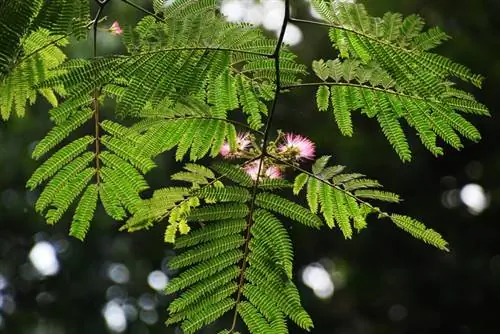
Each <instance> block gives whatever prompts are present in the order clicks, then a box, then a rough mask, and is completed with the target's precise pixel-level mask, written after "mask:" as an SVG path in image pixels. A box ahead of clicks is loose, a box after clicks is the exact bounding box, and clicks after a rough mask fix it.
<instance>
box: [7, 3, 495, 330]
mask: <svg viewBox="0 0 500 334" xmlns="http://www.w3.org/2000/svg"><path fill="white" fill-rule="evenodd" d="M169 2H171V1H166V4H167V5H168V3H169ZM136 3H139V4H141V5H143V6H144V7H146V8H151V7H152V6H151V3H150V1H138V0H136ZM292 3H293V5H294V9H293V13H294V16H296V17H301V18H310V19H313V18H314V17H315V13H314V12H312V11H311V10H310V7H309V4H308V3H307V1H302V0H294V1H292ZM363 3H364V4H365V5H366V6H367V8H368V10H369V12H370V13H371V14H372V15H378V16H381V15H383V13H385V12H386V11H393V12H401V13H403V14H405V15H408V14H411V13H418V14H420V15H421V16H422V17H423V18H425V20H426V21H427V23H428V25H429V26H434V25H439V26H440V27H442V28H443V29H444V30H445V31H446V32H447V33H448V34H449V35H451V36H452V37H453V39H452V40H451V41H449V42H447V43H446V44H445V45H443V46H441V47H439V48H438V49H437V52H439V53H440V54H443V55H446V56H448V57H451V58H452V59H454V60H455V61H457V62H460V63H463V64H465V65H467V66H468V67H470V68H472V69H473V71H474V72H476V73H480V74H483V75H485V76H486V81H485V83H484V89H483V90H481V91H479V90H476V89H473V88H472V87H466V88H467V89H468V90H469V91H471V92H473V93H474V94H475V95H476V96H477V98H478V99H479V100H480V101H481V102H483V103H485V104H486V105H487V106H488V107H489V108H490V110H491V112H492V115H493V117H492V118H486V117H483V118H479V117H467V118H468V119H469V120H472V122H473V123H474V124H475V125H477V127H478V128H479V129H480V131H481V133H482V134H483V140H482V141H481V142H479V143H478V144H473V143H470V142H465V148H464V149H463V150H462V151H461V152H457V151H454V150H453V149H451V148H449V147H446V149H445V155H444V156H443V157H440V158H437V159H436V158H434V157H433V156H432V155H431V154H430V153H428V152H427V151H426V150H425V149H424V148H423V146H422V145H421V144H420V142H419V141H418V138H417V137H416V135H415V134H413V133H412V132H411V131H407V133H408V134H409V138H410V143H411V145H412V150H413V153H414V158H413V161H412V162H411V163H406V164H402V163H401V162H400V160H399V159H398V157H397V155H396V154H395V153H394V152H393V150H392V148H391V147H390V145H389V143H388V142H387V141H386V140H385V139H384V137H383V135H382V133H381V131H380V129H379V127H378V125H377V124H376V123H375V122H374V121H373V120H369V119H366V118H364V117H361V115H359V114H356V115H355V116H354V124H355V135H354V137H353V138H346V137H342V136H341V135H340V133H339V131H338V130H337V127H336V125H335V124H334V121H333V116H332V115H330V114H328V113H318V112H316V109H315V104H314V90H313V89H309V88H305V89H302V90H295V91H294V92H293V94H287V95H284V97H283V98H282V99H281V100H280V104H279V106H278V110H277V114H276V118H275V123H274V125H275V127H276V128H281V129H283V130H286V131H291V130H293V131H295V132H298V133H301V134H304V135H307V136H308V137H310V138H311V139H312V140H313V141H314V142H316V143H317V146H318V148H319V153H320V154H331V155H332V156H333V159H334V160H335V163H338V164H342V165H347V166H348V167H349V170H351V171H356V172H360V173H364V174H366V175H368V176H370V177H373V178H376V179H378V180H380V182H381V183H382V184H384V185H385V186H386V188H387V189H388V190H390V191H394V192H397V193H399V194H401V195H402V197H403V198H404V200H405V201H404V202H403V204H402V205H400V206H397V207H388V208H387V209H389V210H394V211H395V212H399V213H407V214H409V215H412V216H414V217H417V218H419V219H421V220H422V221H424V222H426V223H427V225H428V226H429V227H432V228H434V229H436V230H438V231H440V232H441V233H442V234H443V235H444V237H445V238H446V239H447V240H448V241H449V243H450V248H451V251H450V252H449V253H444V252H440V251H438V250H435V249H433V248H431V247H429V246H427V245H425V244H423V243H421V242H419V241H417V240H414V239H413V238H411V237H410V236H409V235H407V234H405V233H404V232H402V231H400V230H398V229H397V228H395V227H394V226H392V225H391V224H390V223H388V222H385V221H376V220H371V221H369V228H368V229H367V230H364V231H363V232H362V233H361V234H359V235H356V236H355V237H354V238H353V240H350V241H346V240H343V237H342V235H341V233H340V232H339V231H337V230H334V231H329V232H325V231H321V232H317V231H310V230H306V229H303V228H302V227H301V226H296V225H295V226H293V228H291V229H290V232H291V234H292V238H293V239H294V242H295V257H296V263H295V265H296V267H295V268H296V272H295V278H296V282H297V285H298V287H299V289H300V292H301V295H302V298H303V304H304V306H305V308H306V309H307V310H308V311H309V312H310V314H311V316H312V318H313V320H314V323H315V328H314V330H313V333H335V334H379V333H389V334H399V333H401V334H402V333H405V334H406V333H408V334H409V333H453V334H455V333H456V334H473V333H500V320H499V314H500V226H499V224H498V221H497V219H498V217H497V216H496V214H497V213H498V212H499V209H500V178H499V177H498V175H499V174H500V145H499V144H498V143H499V140H500V123H499V120H498V118H497V117H496V110H497V109H498V108H499V106H500V102H499V100H497V95H498V92H499V90H500V22H499V20H500V16H499V15H498V13H500V1H498V0H476V1H468V0H440V1H428V0H364V1H363ZM282 5H283V3H282V1H279V0H267V1H266V0H261V1H254V0H238V1H237V0H227V1H223V5H222V9H221V10H222V12H223V13H224V14H225V15H226V16H227V18H228V20H231V21H245V22H252V23H254V24H258V25H262V26H263V27H264V28H265V29H267V30H268V32H269V34H275V33H276V29H279V25H280V23H281V15H282ZM94 9H95V8H94ZM105 15H107V17H108V19H107V20H106V21H105V22H104V23H103V28H108V27H109V26H110V25H111V23H112V22H113V21H114V20H118V21H119V22H120V24H122V25H125V24H134V23H135V22H137V20H139V19H140V18H141V17H142V14H141V13H140V12H138V11H137V10H136V9H134V8H132V7H130V6H128V5H127V4H125V3H124V2H122V1H118V0H116V1H112V2H111V5H110V6H108V8H107V12H106V13H105ZM285 41H286V42H287V43H289V44H291V45H292V49H293V50H294V51H295V52H296V53H297V54H298V55H299V56H300V59H301V60H302V62H303V63H304V64H307V65H309V64H310V63H311V61H312V60H314V59H319V58H325V59H327V58H333V57H334V54H333V52H332V49H331V47H330V46H329V45H330V44H329V41H328V36H327V31H326V30H325V29H323V28H321V27H312V26H290V27H289V29H288V30H287V35H286V39H285ZM90 45H91V44H90V41H86V42H81V43H78V44H76V45H73V46H72V47H71V48H70V49H67V50H66V51H67V52H68V54H69V55H70V56H71V57H88V56H90V54H91V48H90ZM98 48H99V53H100V54H108V53H114V52H124V49H123V47H122V45H121V41H120V37H116V36H112V35H111V34H109V32H106V31H102V32H100V33H99V35H98ZM305 80H306V81H307V78H306V79H305ZM39 101H40V102H39V103H37V104H36V105H35V106H34V107H33V108H31V110H29V111H28V115H27V117H25V118H24V119H12V120H10V121H9V122H8V123H0V332H2V333H34V334H35V333H36V334H45V333H47V334H49V333H50V334H63V333H134V334H148V333H149V334H153V333H180V331H179V330H178V329H175V328H165V326H164V324H163V321H164V320H165V318H166V311H165V309H166V306H167V305H168V303H169V298H168V297H166V296H164V295H163V294H162V292H161V291H162V289H163V288H164V287H165V286H166V285H167V284H168V281H169V279H170V278H171V277H172V275H173V274H174V273H172V272H170V271H169V270H168V268H167V266H166V261H167V260H168V259H169V258H170V257H171V256H172V255H173V254H174V253H173V251H172V250H171V249H170V247H169V245H167V244H165V243H163V241H162V240H163V229H164V226H163V225H162V224H160V225H159V226H158V227H157V228H153V229H151V230H150V231H145V232H140V233H134V234H127V233H124V232H118V227H119V224H118V223H116V222H113V221H112V220H111V219H110V218H108V217H106V216H105V215H104V214H103V212H102V210H99V211H98V212H97V216H96V219H95V221H94V222H93V225H92V228H91V230H90V233H89V234H88V236H87V239H86V241H85V243H81V242H79V241H78V240H75V239H72V238H70V237H68V236H67V231H68V228H69V219H70V217H67V219H66V220H65V221H63V222H61V223H59V224H58V225H56V226H46V225H45V224H44V221H43V219H42V218H41V217H40V216H38V215H37V214H35V212H34V208H33V206H34V202H35V200H36V198H37V193H34V192H29V191H27V190H26V189H25V187H24V184H25V182H26V180H27V179H28V177H29V176H30V174H31V173H32V172H33V170H34V169H35V167H36V163H35V162H34V161H33V160H31V159H30V152H31V150H32V149H33V147H34V145H35V144H36V142H37V141H38V140H40V138H42V137H43V136H44V135H45V133H46V132H47V131H48V130H49V129H50V122H49V120H48V117H47V110H48V105H47V104H45V103H44V102H43V101H42V100H41V99H40V100H39ZM107 112H109V115H111V110H108V111H107ZM469 116H470V115H469ZM162 159H163V160H161V161H158V162H159V165H160V167H159V168H157V169H156V170H154V171H153V172H152V173H151V174H149V175H148V180H149V182H150V185H151V187H152V188H153V189H155V188H159V187H161V186H164V185H165V184H166V183H167V182H168V175H169V174H170V173H171V172H173V171H177V170H178V168H179V166H178V165H176V164H173V163H172V159H171V157H169V156H165V157H163V158H162ZM223 322H224V320H222V321H221V322H219V323H217V324H215V326H211V327H208V328H206V329H205V330H203V331H200V333H215V332H216V330H217V329H220V328H222V326H223V325H224V323H223ZM291 332H292V333H301V331H300V330H299V329H298V328H295V327H294V326H293V325H292V326H291Z"/></svg>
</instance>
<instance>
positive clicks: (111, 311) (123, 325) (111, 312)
mask: <svg viewBox="0 0 500 334" xmlns="http://www.w3.org/2000/svg"><path fill="white" fill-rule="evenodd" d="M102 315H103V317H104V320H105V321H106V326H108V328H109V329H110V330H111V331H113V332H118V333H122V332H124V331H125V330H126V329H127V318H126V317H125V311H124V310H123V309H122V308H121V307H120V305H118V303H116V302H115V301H110V302H108V303H106V305H105V306H104V309H103V311H102Z"/></svg>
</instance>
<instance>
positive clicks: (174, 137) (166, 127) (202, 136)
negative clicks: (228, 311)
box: [136, 100, 236, 161]
mask: <svg viewBox="0 0 500 334" xmlns="http://www.w3.org/2000/svg"><path fill="white" fill-rule="evenodd" d="M145 115H147V117H148V118H149V117H151V119H154V120H155V121H154V122H153V123H149V122H148V123H145V125H146V128H145V131H144V133H143V136H142V139H141V140H140V145H139V146H138V147H137V152H138V153H140V154H142V155H145V156H151V157H152V156H156V155H158V154H160V153H163V152H165V151H167V150H170V149H172V148H173V147H175V146H178V148H177V152H176V159H177V160H182V159H183V157H184V156H185V155H186V154H187V152H188V151H189V150H190V154H189V158H190V160H192V161H196V160H199V159H201V158H203V157H205V156H206V155H210V156H211V157H215V156H216V155H218V154H219V149H220V147H221V146H222V144H223V143H224V141H225V140H227V141H229V142H233V141H235V140H236V139H235V138H236V130H235V128H234V125H233V124H230V123H229V121H227V120H225V119H218V118H215V116H214V115H213V109H212V108H209V107H208V106H207V105H206V104H201V103H198V102H196V101H195V100H185V101H182V103H177V104H176V105H175V106H164V107H163V109H162V111H161V112H157V113H156V114H151V115H150V114H145ZM136 130H139V129H137V128H136ZM141 132H142V131H141Z"/></svg>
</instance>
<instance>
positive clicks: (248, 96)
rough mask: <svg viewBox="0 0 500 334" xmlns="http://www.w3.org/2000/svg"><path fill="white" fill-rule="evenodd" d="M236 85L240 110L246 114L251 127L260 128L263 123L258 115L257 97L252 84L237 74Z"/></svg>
mask: <svg viewBox="0 0 500 334" xmlns="http://www.w3.org/2000/svg"><path fill="white" fill-rule="evenodd" d="M236 87H237V90H238V98H239V101H240V104H241V106H242V110H243V112H244V113H245V114H247V115H248V124H249V125H250V127H251V128H252V129H259V128H261V127H262V125H263V123H262V117H261V115H260V108H259V99H258V97H257V95H256V92H255V91H254V88H253V86H252V84H251V83H250V82H248V81H247V80H245V79H244V78H243V76H241V75H239V76H237V77H236Z"/></svg>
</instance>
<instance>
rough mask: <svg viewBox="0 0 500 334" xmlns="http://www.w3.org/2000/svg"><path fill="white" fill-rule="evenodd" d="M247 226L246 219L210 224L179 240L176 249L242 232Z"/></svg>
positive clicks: (176, 242)
mask: <svg viewBox="0 0 500 334" xmlns="http://www.w3.org/2000/svg"><path fill="white" fill-rule="evenodd" d="M246 226H247V222H246V221H245V219H227V220H221V221H217V222H214V223H209V224H208V225H207V226H203V227H201V228H199V229H197V230H194V231H192V232H190V233H189V234H187V235H183V236H180V237H179V238H177V240H176V241H175V244H174V248H175V249H178V248H185V247H190V246H194V245H198V244H201V243H203V242H208V241H212V240H215V239H218V238H222V237H225V236H227V235H231V234H235V233H238V232H242V231H243V230H244V229H245V228H246Z"/></svg>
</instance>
